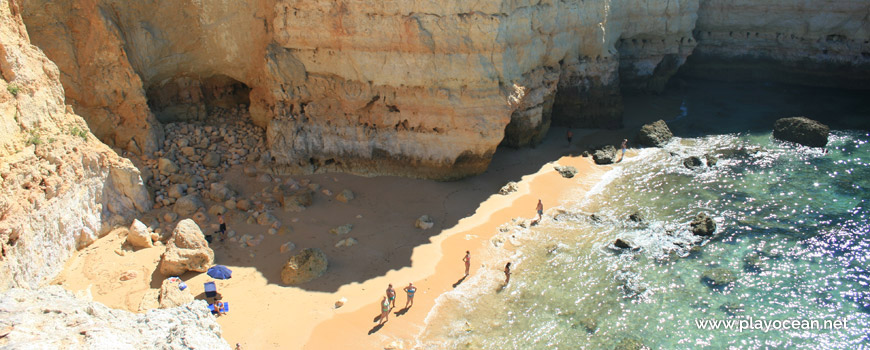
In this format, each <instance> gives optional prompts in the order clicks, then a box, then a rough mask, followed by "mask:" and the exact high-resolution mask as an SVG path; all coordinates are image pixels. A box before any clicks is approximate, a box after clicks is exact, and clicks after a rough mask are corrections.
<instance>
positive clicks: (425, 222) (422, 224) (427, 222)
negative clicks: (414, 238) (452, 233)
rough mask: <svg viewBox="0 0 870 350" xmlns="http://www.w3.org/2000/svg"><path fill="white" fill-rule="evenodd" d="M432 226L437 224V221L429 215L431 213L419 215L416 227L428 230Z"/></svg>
mask: <svg viewBox="0 0 870 350" xmlns="http://www.w3.org/2000/svg"><path fill="white" fill-rule="evenodd" d="M432 226H435V221H433V220H432V218H430V217H429V215H423V216H421V217H419V218H418V219H417V221H416V222H415V223H414V227H416V228H419V229H421V230H428V229H430V228H432Z"/></svg>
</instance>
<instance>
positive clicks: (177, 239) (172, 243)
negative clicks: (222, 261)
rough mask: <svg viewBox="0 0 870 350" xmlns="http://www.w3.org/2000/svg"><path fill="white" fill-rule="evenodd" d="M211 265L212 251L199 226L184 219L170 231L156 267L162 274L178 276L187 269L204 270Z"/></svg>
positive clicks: (212, 261)
mask: <svg viewBox="0 0 870 350" xmlns="http://www.w3.org/2000/svg"><path fill="white" fill-rule="evenodd" d="M212 265H214V251H212V250H211V248H209V247H208V242H206V240H205V236H203V234H202V231H200V229H199V226H197V225H196V223H195V222H193V220H191V219H184V220H181V221H179V222H178V225H177V226H175V230H173V231H172V236H171V237H169V241H167V242H166V251H165V252H164V253H163V255H161V256H160V264H159V265H158V266H157V268H158V270H159V271H160V273H161V274H163V275H164V276H178V275H181V274H183V273H185V272H187V271H197V272H206V271H207V270H208V268H209V267H211V266H212Z"/></svg>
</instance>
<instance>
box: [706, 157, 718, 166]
mask: <svg viewBox="0 0 870 350" xmlns="http://www.w3.org/2000/svg"><path fill="white" fill-rule="evenodd" d="M704 159H706V160H707V166H715V165H716V163H719V158H716V156H715V155H712V154H705V155H704Z"/></svg>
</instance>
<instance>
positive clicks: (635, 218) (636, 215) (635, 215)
mask: <svg viewBox="0 0 870 350" xmlns="http://www.w3.org/2000/svg"><path fill="white" fill-rule="evenodd" d="M628 219H629V220H631V221H634V222H637V223H640V222H643V216H642V215H640V213H639V212H634V213H632V214H631V215H629V216H628Z"/></svg>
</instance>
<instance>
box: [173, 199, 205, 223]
mask: <svg viewBox="0 0 870 350" xmlns="http://www.w3.org/2000/svg"><path fill="white" fill-rule="evenodd" d="M204 206H205V204H202V199H199V196H197V195H195V194H189V195H186V196H184V197H181V198H179V199H178V200H177V201H175V205H174V206H172V211H174V212H175V213H177V214H178V215H181V216H183V217H189V216H191V215H193V213H195V212H196V211H197V210H199V208H202V207H204Z"/></svg>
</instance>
